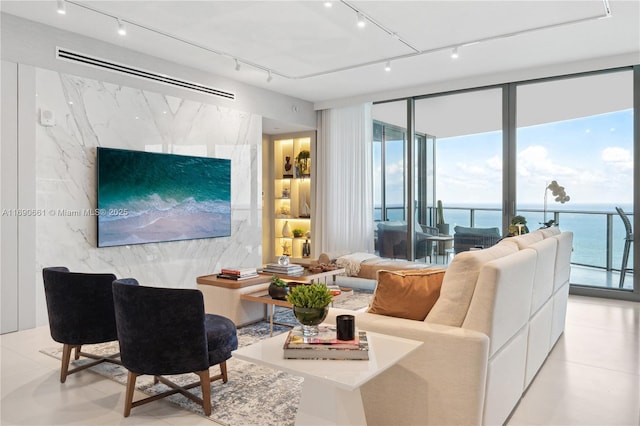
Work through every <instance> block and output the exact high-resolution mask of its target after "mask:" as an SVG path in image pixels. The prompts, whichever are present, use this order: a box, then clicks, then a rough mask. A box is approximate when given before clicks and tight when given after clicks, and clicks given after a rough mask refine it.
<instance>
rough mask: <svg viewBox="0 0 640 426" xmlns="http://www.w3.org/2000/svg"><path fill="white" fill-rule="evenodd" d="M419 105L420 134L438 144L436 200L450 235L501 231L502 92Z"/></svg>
mask: <svg viewBox="0 0 640 426" xmlns="http://www.w3.org/2000/svg"><path fill="white" fill-rule="evenodd" d="M415 105H416V109H415V117H416V129H417V130H418V131H420V132H424V133H428V134H431V135H434V136H435V138H436V142H435V151H436V162H435V164H436V166H435V177H434V179H435V197H436V200H440V201H441V202H442V206H443V217H444V224H446V225H449V230H448V232H446V233H447V234H450V235H453V234H454V231H455V227H456V226H461V227H479V228H489V227H496V228H498V229H500V230H501V229H502V90H501V88H495V89H484V90H474V91H466V92H461V93H453V94H449V95H441V96H434V97H425V98H421V99H418V100H416V103H415ZM443 233H444V232H443Z"/></svg>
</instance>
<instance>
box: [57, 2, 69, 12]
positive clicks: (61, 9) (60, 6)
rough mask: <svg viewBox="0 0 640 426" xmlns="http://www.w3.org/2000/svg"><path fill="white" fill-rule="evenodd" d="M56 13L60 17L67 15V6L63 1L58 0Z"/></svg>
mask: <svg viewBox="0 0 640 426" xmlns="http://www.w3.org/2000/svg"><path fill="white" fill-rule="evenodd" d="M58 13H59V14H60V15H66V14H67V5H66V3H65V2H64V0H58Z"/></svg>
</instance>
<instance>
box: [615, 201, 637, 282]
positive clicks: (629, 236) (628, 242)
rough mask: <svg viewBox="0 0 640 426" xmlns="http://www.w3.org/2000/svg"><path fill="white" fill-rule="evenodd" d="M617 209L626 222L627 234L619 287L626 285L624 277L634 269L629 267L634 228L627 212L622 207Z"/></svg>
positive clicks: (623, 221)
mask: <svg viewBox="0 0 640 426" xmlns="http://www.w3.org/2000/svg"><path fill="white" fill-rule="evenodd" d="M616 211H617V212H618V214H619V215H620V218H621V219H622V223H624V229H625V231H626V233H627V235H626V236H625V238H624V251H623V252H622V266H620V284H618V287H619V288H622V287H624V279H625V276H626V275H627V271H632V272H633V269H632V268H627V262H628V261H629V251H630V250H631V245H632V244H633V229H632V228H631V221H630V220H629V217H628V216H627V214H626V213H625V212H624V210H622V209H621V208H620V207H616Z"/></svg>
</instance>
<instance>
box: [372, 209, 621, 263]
mask: <svg viewBox="0 0 640 426" xmlns="http://www.w3.org/2000/svg"><path fill="white" fill-rule="evenodd" d="M376 213H378V217H379V216H380V215H379V209H377V212H376ZM386 213H387V218H389V220H403V218H404V209H403V208H402V207H395V206H394V207H388V208H387V211H386ZM429 213H431V211H430V209H429ZM516 214H519V215H522V216H524V217H525V218H527V226H528V228H529V230H531V231H532V230H534V229H537V228H539V227H541V226H542V223H543V222H545V221H548V220H550V219H553V220H554V221H555V222H556V223H558V224H559V226H560V228H561V229H562V230H563V231H572V232H573V234H574V237H573V238H574V251H573V254H572V264H574V265H579V266H586V267H590V268H598V269H602V270H606V271H619V270H620V266H621V263H622V251H623V248H624V238H625V236H626V232H625V229H624V224H623V223H622V220H621V219H620V217H619V216H618V214H617V213H616V212H615V211H595V210H591V211H590V210H564V209H563V210H553V209H551V210H549V209H548V210H547V212H546V220H545V212H544V211H543V210H542V209H519V210H518V211H517V213H516ZM627 214H628V216H629V219H631V221H632V222H633V214H631V213H627ZM444 215H445V218H446V219H447V220H446V221H447V223H449V224H450V229H451V233H453V232H454V226H456V225H460V226H470V227H477V228H487V227H498V228H499V229H502V211H501V210H500V209H498V208H490V207H447V208H445V209H444ZM429 216H430V217H433V216H432V215H431V214H429ZM427 225H429V224H427ZM628 262H629V263H628V267H629V268H633V251H632V253H631V254H630V255H629V260H628Z"/></svg>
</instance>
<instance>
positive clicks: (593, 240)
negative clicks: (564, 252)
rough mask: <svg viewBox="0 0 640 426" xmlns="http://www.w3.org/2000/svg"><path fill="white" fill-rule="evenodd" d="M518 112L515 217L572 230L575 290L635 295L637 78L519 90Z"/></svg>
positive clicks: (594, 78)
mask: <svg viewBox="0 0 640 426" xmlns="http://www.w3.org/2000/svg"><path fill="white" fill-rule="evenodd" d="M516 110H517V137H516V139H517V210H518V214H520V215H522V216H524V217H526V219H527V223H528V226H529V228H531V229H536V228H538V227H541V226H559V227H560V229H561V230H567V231H573V233H574V251H573V254H572V264H573V268H572V273H571V283H572V284H574V285H582V286H592V287H604V288H611V289H627V290H631V289H632V288H633V275H632V274H627V275H626V277H625V279H624V281H623V280H621V274H620V269H621V267H622V264H623V260H624V259H626V263H627V268H631V269H632V268H633V249H632V248H631V249H630V250H628V251H625V249H624V247H625V240H626V239H627V232H626V230H625V226H624V222H623V220H622V217H621V216H620V215H619V214H618V212H617V211H616V207H618V208H621V209H622V211H623V212H625V213H626V214H627V216H628V218H629V219H630V220H631V221H632V220H633V212H634V203H633V192H634V181H633V169H634V162H633V152H634V146H633V110H634V108H633V72H632V71H630V70H627V71H619V72H607V73H598V74H594V75H587V76H580V77H573V78H566V79H559V80H550V81H542V82H535V83H529V84H520V85H518V88H517V107H516ZM553 182H557V185H555V184H554V183H553ZM623 255H624V259H623Z"/></svg>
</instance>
